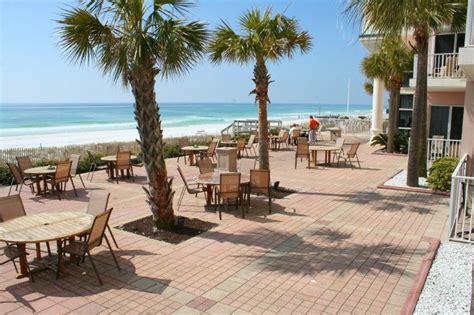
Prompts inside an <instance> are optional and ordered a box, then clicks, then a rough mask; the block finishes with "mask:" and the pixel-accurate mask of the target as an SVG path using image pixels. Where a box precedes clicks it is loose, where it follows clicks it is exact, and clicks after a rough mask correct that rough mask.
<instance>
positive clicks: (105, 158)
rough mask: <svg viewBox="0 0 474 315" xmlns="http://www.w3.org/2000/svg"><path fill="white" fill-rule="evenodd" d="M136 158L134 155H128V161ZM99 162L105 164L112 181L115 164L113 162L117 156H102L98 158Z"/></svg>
mask: <svg viewBox="0 0 474 315" xmlns="http://www.w3.org/2000/svg"><path fill="white" fill-rule="evenodd" d="M136 158H137V156H136V155H130V160H135V159H136ZM100 160H101V161H103V162H106V163H107V168H108V170H109V177H110V178H111V179H114V178H115V177H114V164H115V162H117V155H107V156H103V157H101V158H100ZM127 172H128V171H127ZM127 174H128V173H127ZM122 175H123V174H122ZM117 176H118V174H117ZM129 176H130V175H129Z"/></svg>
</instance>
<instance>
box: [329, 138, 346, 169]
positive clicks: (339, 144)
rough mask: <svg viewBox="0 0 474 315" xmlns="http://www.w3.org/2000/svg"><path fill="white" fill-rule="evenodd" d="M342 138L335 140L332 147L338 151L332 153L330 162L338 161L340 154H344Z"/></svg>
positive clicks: (343, 140)
mask: <svg viewBox="0 0 474 315" xmlns="http://www.w3.org/2000/svg"><path fill="white" fill-rule="evenodd" d="M344 142H345V139H344V138H337V139H336V144H335V145H334V146H335V147H336V148H337V149H338V150H337V151H334V152H333V153H332V154H333V155H332V162H333V163H334V162H335V161H336V159H339V156H340V155H341V154H344Z"/></svg>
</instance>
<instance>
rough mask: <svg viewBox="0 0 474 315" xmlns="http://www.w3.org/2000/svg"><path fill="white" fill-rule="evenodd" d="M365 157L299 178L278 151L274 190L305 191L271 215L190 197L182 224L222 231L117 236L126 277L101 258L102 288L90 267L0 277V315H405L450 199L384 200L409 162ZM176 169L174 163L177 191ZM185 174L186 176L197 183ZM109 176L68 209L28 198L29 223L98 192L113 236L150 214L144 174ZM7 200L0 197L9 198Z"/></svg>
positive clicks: (262, 204) (365, 153)
mask: <svg viewBox="0 0 474 315" xmlns="http://www.w3.org/2000/svg"><path fill="white" fill-rule="evenodd" d="M360 151H361V152H360V159H361V164H362V169H355V170H351V169H350V168H349V167H347V168H334V167H322V166H318V167H317V168H313V169H307V168H306V162H303V163H298V167H297V169H296V170H295V169H294V151H291V150H283V151H271V152H270V155H271V161H270V164H271V170H272V174H271V175H272V181H276V180H278V181H280V186H283V187H288V188H293V189H297V190H298V192H297V193H295V194H292V195H290V196H288V197H287V198H285V199H279V200H275V201H274V204H273V210H274V213H273V214H271V215H268V212H267V203H266V199H265V198H263V197H254V198H252V207H251V209H250V212H249V215H248V217H247V218H246V219H245V220H243V219H241V218H240V211H235V210H234V211H231V212H228V213H224V214H223V220H222V221H219V219H218V215H217V214H216V213H214V212H213V211H205V210H204V207H203V205H204V198H203V197H202V196H201V197H198V198H195V197H194V196H191V195H186V197H185V199H184V201H183V204H182V206H181V209H180V211H179V212H177V214H179V215H184V216H188V217H195V218H199V219H201V220H206V221H211V222H215V223H217V224H218V226H217V227H216V228H214V229H212V230H211V231H209V232H207V233H204V234H202V235H200V236H198V237H195V238H193V239H190V240H188V241H186V242H183V243H181V244H179V245H171V244H167V243H163V242H160V241H156V240H151V239H147V238H145V237H142V236H138V235H134V234H130V233H127V232H123V231H120V230H117V229H114V234H115V236H116V238H117V240H118V242H119V245H120V249H119V250H117V251H116V254H117V255H118V259H119V263H120V264H121V266H122V267H123V270H122V271H121V272H118V271H117V270H116V269H115V267H114V265H113V261H112V259H111V257H110V256H109V253H108V251H107V250H106V248H100V249H96V250H95V251H94V252H93V255H95V257H97V258H98V261H99V269H100V270H101V272H102V274H103V275H104V276H103V280H104V282H105V284H104V285H103V286H99V285H98V282H97V280H96V278H95V275H94V272H93V270H92V267H91V266H90V264H89V263H88V262H87V261H86V263H85V264H83V265H81V266H80V267H77V266H75V265H67V270H68V275H67V276H65V277H63V278H62V279H60V280H55V278H54V275H53V273H52V272H48V271H45V272H40V273H37V274H36V282H35V283H30V282H29V281H28V280H27V279H18V280H17V279H15V272H14V268H13V266H12V265H11V264H7V265H4V266H0V312H1V313H31V312H44V313H49V314H52V313H54V314H58V313H68V312H71V313H76V314H79V313H88V314H92V313H127V314H133V313H176V314H198V313H201V312H205V313H209V314H230V313H233V314H248V313H254V314H275V313H279V314H288V313H299V314H302V313H312V314H314V313H322V312H325V313H358V314H360V313H373V314H376V313H377V314H378V313H381V312H383V313H387V314H388V313H399V312H400V310H401V308H402V306H403V303H404V301H405V299H406V297H407V294H408V292H409V290H410V288H411V286H412V283H413V280H414V277H415V274H416V272H417V270H418V268H419V266H420V263H421V260H422V258H423V255H424V254H425V253H426V250H427V248H428V246H429V243H430V241H431V240H433V238H440V237H441V236H442V231H443V228H444V225H445V222H446V219H447V213H448V212H447V211H448V199H447V198H446V197H441V196H433V195H426V194H418V193H408V192H401V191H390V190H378V189H377V188H376V187H377V185H379V184H381V183H383V182H384V181H385V180H386V179H388V178H389V177H391V176H392V175H394V174H395V173H396V172H397V171H399V170H400V169H402V168H404V167H405V166H406V158H405V157H399V156H383V155H376V154H371V152H372V151H374V149H373V148H371V147H369V146H368V145H362V146H361V148H360ZM322 157H323V156H321V157H320V158H322ZM176 163H177V162H176V160H175V159H172V160H168V161H167V164H168V170H169V173H170V175H174V176H175V181H174V187H175V189H176V191H177V192H179V191H180V189H181V187H182V182H181V179H180V178H179V176H177V172H176ZM180 165H181V166H182V167H184V171H185V173H186V174H187V176H189V177H192V176H194V175H196V174H197V173H198V170H197V168H196V167H189V166H184V161H182V160H180ZM104 173H105V172H98V173H96V175H95V176H94V181H93V182H92V183H89V182H86V186H87V188H86V189H82V187H79V189H78V193H79V197H78V198H76V197H74V194H73V193H71V192H68V193H66V195H65V198H64V200H62V201H59V200H57V199H56V198H55V197H53V196H48V197H37V196H32V195H31V194H30V193H29V191H28V189H25V190H24V192H22V197H23V199H24V202H25V207H26V211H27V213H28V214H34V213H39V212H45V211H48V212H52V211H65V210H74V211H76V210H77V211H83V209H84V207H85V204H86V202H87V200H88V194H89V193H90V192H91V191H93V190H107V191H110V192H111V201H110V205H111V206H113V207H114V211H113V213H112V218H111V223H112V225H114V226H116V225H118V224H120V223H124V222H127V221H130V220H132V219H133V218H138V217H143V216H146V215H149V214H150V213H149V210H148V208H147V204H146V202H145V196H144V192H143V190H142V188H141V186H142V185H143V184H144V183H145V180H146V177H145V176H144V169H143V168H137V169H136V174H138V176H137V178H136V180H135V183H132V182H131V181H129V180H122V181H120V183H119V184H116V183H115V182H109V181H107V180H106V177H105V174H104ZM76 186H80V182H79V180H76ZM7 192H8V189H7V188H5V187H3V188H1V190H0V195H6V194H7ZM176 200H177V197H175V202H176ZM30 256H31V255H30ZM0 259H2V260H3V257H0Z"/></svg>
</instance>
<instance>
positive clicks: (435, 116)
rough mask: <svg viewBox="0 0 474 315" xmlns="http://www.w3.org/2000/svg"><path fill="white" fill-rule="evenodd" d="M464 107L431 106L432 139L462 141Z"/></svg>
mask: <svg viewBox="0 0 474 315" xmlns="http://www.w3.org/2000/svg"><path fill="white" fill-rule="evenodd" d="M462 119H463V107H461V106H431V119H430V135H429V136H430V138H432V137H433V136H442V137H443V138H444V139H452V140H460V139H461V135H462Z"/></svg>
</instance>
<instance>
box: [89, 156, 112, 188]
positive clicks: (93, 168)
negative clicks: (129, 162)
mask: <svg viewBox="0 0 474 315" xmlns="http://www.w3.org/2000/svg"><path fill="white" fill-rule="evenodd" d="M86 152H87V156H88V158H89V160H90V161H91V166H90V167H89V172H88V173H87V177H86V179H89V175H90V176H91V179H90V181H89V182H91V183H92V179H93V178H94V173H95V172H96V171H106V172H107V174H108V173H109V168H108V167H107V165H99V164H97V163H96V162H92V161H94V160H95V158H94V155H93V154H92V152H91V151H86Z"/></svg>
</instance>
